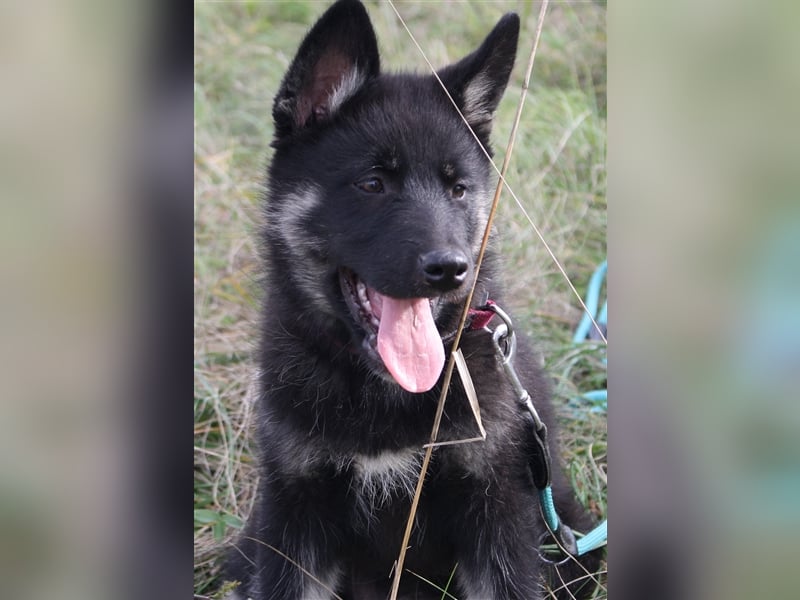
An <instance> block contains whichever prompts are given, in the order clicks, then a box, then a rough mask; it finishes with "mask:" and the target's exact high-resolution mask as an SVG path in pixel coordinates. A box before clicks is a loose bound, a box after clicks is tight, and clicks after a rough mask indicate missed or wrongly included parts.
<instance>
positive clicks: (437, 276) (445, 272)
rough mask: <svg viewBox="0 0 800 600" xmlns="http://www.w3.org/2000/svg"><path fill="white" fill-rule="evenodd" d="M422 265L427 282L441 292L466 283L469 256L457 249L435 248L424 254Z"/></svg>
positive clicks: (421, 258)
mask: <svg viewBox="0 0 800 600" xmlns="http://www.w3.org/2000/svg"><path fill="white" fill-rule="evenodd" d="M420 265H421V267H422V275H423V277H424V279H425V283H427V284H428V285H430V286H431V287H432V288H434V289H436V290H438V291H440V292H447V291H450V290H454V289H456V288H457V287H458V286H460V285H461V284H462V283H464V280H465V279H466V278H467V271H468V270H469V263H468V262H467V257H466V256H465V255H464V253H463V252H458V251H455V250H433V251H432V252H428V253H426V254H423V255H422V256H421V257H420Z"/></svg>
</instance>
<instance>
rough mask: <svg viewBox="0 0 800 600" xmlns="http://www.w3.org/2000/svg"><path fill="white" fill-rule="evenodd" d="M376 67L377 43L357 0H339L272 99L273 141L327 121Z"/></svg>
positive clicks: (374, 73)
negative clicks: (273, 99)
mask: <svg viewBox="0 0 800 600" xmlns="http://www.w3.org/2000/svg"><path fill="white" fill-rule="evenodd" d="M379 71H380V59H379V58H378V43H377V41H376V39H375V31H374V30H373V29H372V23H371V22H370V20H369V16H368V15H367V11H366V10H365V9H364V6H363V5H362V4H361V2H359V1H358V0H340V1H339V2H337V3H336V4H334V5H333V6H331V7H330V8H329V9H328V10H327V11H326V12H325V14H323V15H322V16H321V17H320V19H319V20H318V21H317V23H316V24H315V25H314V27H312V29H311V31H309V33H308V35H306V37H305V39H304V40H303V43H302V44H300V49H299V50H298V51H297V56H295V58H294V60H293V61H292V65H291V66H290V67H289V71H288V72H287V73H286V76H285V77H284V78H283V83H281V88H280V91H279V92H278V95H277V96H276V97H275V103H274V105H273V107H272V117H273V119H274V120H275V139H276V140H280V139H282V138H284V137H286V136H288V135H291V134H292V133H294V132H296V131H299V130H301V129H303V128H305V127H311V126H314V125H317V124H319V123H323V122H325V121H326V120H328V119H330V118H331V117H332V116H333V115H334V114H335V113H336V111H337V110H338V109H339V108H340V107H341V106H342V104H344V102H345V101H347V100H348V99H349V98H351V97H352V96H353V95H355V93H356V92H358V91H359V90H360V89H361V88H362V86H363V85H364V84H365V83H366V82H367V81H368V80H369V79H370V78H372V77H376V76H377V75H378V73H379Z"/></svg>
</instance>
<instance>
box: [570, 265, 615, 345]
mask: <svg viewBox="0 0 800 600" xmlns="http://www.w3.org/2000/svg"><path fill="white" fill-rule="evenodd" d="M607 270H608V260H604V261H603V262H602V263H601V264H600V266H599V267H597V269H595V271H594V273H593V274H592V278H591V279H590V280H589V289H588V290H587V292H586V309H587V311H588V312H584V313H583V318H581V321H580V323H578V328H577V329H576V330H575V335H574V336H573V338H572V342H573V343H575V344H577V343H579V342H582V341H584V340H585V339H586V337H587V336H588V335H589V331H591V329H592V327H594V325H592V318H594V319H595V321H596V322H597V324H598V325H606V324H607V319H608V316H607V315H608V302H607V301H606V303H605V304H603V308H602V310H601V311H600V314H599V315H598V314H597V306H598V305H599V304H600V288H601V287H602V286H603V279H605V276H606V271H607Z"/></svg>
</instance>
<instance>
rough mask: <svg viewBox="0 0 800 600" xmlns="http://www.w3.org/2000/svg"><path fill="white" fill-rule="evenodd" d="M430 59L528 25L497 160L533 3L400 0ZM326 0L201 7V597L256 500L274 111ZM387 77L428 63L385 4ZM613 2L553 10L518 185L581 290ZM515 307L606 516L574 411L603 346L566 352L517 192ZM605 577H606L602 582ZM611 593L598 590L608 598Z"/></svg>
mask: <svg viewBox="0 0 800 600" xmlns="http://www.w3.org/2000/svg"><path fill="white" fill-rule="evenodd" d="M397 6H398V10H400V12H401V14H403V16H404V18H405V19H406V21H407V23H408V25H409V27H410V28H411V30H412V32H414V35H415V37H416V38H417V40H418V41H419V42H420V44H421V45H422V47H423V48H424V49H425V52H426V54H427V55H428V57H429V59H430V60H431V62H433V64H434V65H437V66H439V65H444V64H446V63H447V62H449V61H453V60H456V59H458V58H460V57H461V56H463V55H464V54H466V53H468V52H469V51H471V50H472V49H474V48H475V47H476V46H477V45H478V44H479V43H480V41H481V40H482V39H483V37H484V36H485V35H486V33H488V31H489V29H490V28H491V25H492V24H493V23H494V22H495V21H496V20H497V18H498V17H499V16H500V14H501V13H502V12H506V11H507V10H515V11H517V12H518V13H520V16H521V17H522V19H523V26H522V38H521V42H520V52H519V55H518V60H517V65H516V67H515V69H514V75H513V76H512V82H511V84H510V85H509V88H508V90H507V92H506V96H505V98H504V100H503V102H502V103H501V106H500V108H499V110H498V115H497V120H496V125H495V129H494V140H495V142H494V146H495V151H496V162H497V164H498V165H499V164H500V162H501V161H502V158H503V151H502V148H504V147H505V143H506V140H507V137H508V134H509V130H510V127H511V122H512V119H513V115H514V112H515V110H516V103H517V101H518V99H519V95H520V91H521V84H522V71H523V70H524V66H525V65H524V63H525V62H526V59H527V53H528V52H529V50H530V44H531V43H532V40H533V32H534V30H535V24H536V18H537V15H538V5H535V6H532V5H531V4H530V3H527V2H440V3H438V2H411V3H405V2H401V3H398V4H397ZM322 10H323V5H322V4H320V3H316V2H256V1H253V2H236V3H216V2H196V3H195V350H194V361H195V397H194V412H195V488H194V489H195V501H194V503H195V593H196V594H199V595H208V594H210V593H211V590H213V589H214V587H215V586H216V585H217V583H218V582H217V579H216V577H217V568H218V564H219V558H220V555H221V552H222V550H223V549H224V547H225V544H226V543H227V542H229V541H230V540H231V539H232V538H233V537H234V536H235V535H236V533H237V532H238V529H239V527H240V526H241V524H242V522H243V521H244V519H245V518H246V516H247V514H248V512H249V510H250V506H251V503H252V500H253V491H254V490H253V488H254V483H255V481H256V477H257V472H256V468H255V463H254V459H253V456H252V448H251V447H250V445H249V439H250V437H249V436H250V422H249V417H250V402H249V401H248V394H249V393H252V390H251V386H250V381H251V378H252V373H253V369H254V365H253V363H252V360H251V356H250V355H251V351H252V349H253V347H254V344H255V342H256V331H257V327H256V324H257V320H258V302H259V299H260V296H259V292H258V277H259V265H258V261H257V249H256V241H255V239H256V238H255V231H256V227H257V223H258V202H259V198H260V193H261V189H262V188H261V185H262V179H263V174H264V168H265V165H266V162H267V160H268V159H269V148H268V146H269V141H270V140H271V136H272V124H271V122H270V111H271V105H272V97H273V95H274V93H275V91H276V89H277V86H278V83H279V82H280V79H281V77H282V76H283V73H284V71H285V70H286V68H287V67H288V64H289V61H290V60H291V58H292V57H293V55H294V51H295V50H296V47H297V44H298V43H299V40H300V39H301V37H302V35H303V34H304V32H305V31H307V28H308V27H309V26H310V24H311V23H312V22H313V20H314V19H315V18H316V17H317V16H318V15H319V14H320V13H321V11H322ZM368 10H369V11H370V15H371V17H372V19H373V23H374V25H375V27H376V30H377V34H378V40H379V44H380V49H381V52H382V55H383V57H384V68H388V69H401V68H402V69H407V68H411V69H415V70H417V71H420V72H422V71H424V70H425V69H426V66H425V63H424V61H423V60H422V58H421V57H420V56H419V54H418V51H417V50H416V48H415V47H414V46H413V44H411V43H410V41H409V40H408V36H407V34H406V32H405V31H404V30H403V28H402V26H401V25H400V23H399V22H398V21H397V18H396V17H395V15H394V13H393V12H392V10H391V7H390V6H388V4H386V3H380V4H378V3H374V2H372V3H368ZM605 111H606V101H605V8H604V6H603V5H602V4H601V3H588V2H575V3H569V2H559V3H553V4H551V6H550V8H549V10H548V14H547V17H546V20H545V25H544V30H543V32H542V41H541V44H540V47H539V52H538V55H537V59H536V65H535V67H534V71H533V80H532V88H531V90H530V93H529V95H528V100H527V102H526V106H525V111H524V113H523V117H522V122H521V125H520V133H519V136H518V139H517V144H516V149H515V152H514V157H513V162H512V166H511V171H510V175H509V177H508V181H509V183H510V185H511V187H512V188H513V189H514V191H515V193H516V194H517V196H518V198H519V199H520V201H521V202H522V203H523V205H524V208H525V211H526V212H527V213H528V214H529V215H530V216H531V218H532V219H533V220H534V222H535V223H536V225H537V226H538V228H539V229H540V231H541V232H542V234H543V236H544V238H545V239H546V241H547V242H548V244H549V245H550V246H551V248H552V249H553V252H554V254H555V255H556V256H557V257H558V259H559V261H560V262H561V263H562V264H563V265H564V268H565V269H566V272H567V274H568V275H569V277H570V278H571V280H572V281H573V282H574V284H575V286H576V287H577V288H578V290H579V291H580V292H581V293H585V287H586V284H587V282H588V279H589V277H590V276H591V273H592V271H593V269H594V268H595V267H596V266H597V265H598V264H599V263H600V262H601V261H602V260H603V259H604V258H605V253H606V243H605V239H606V238H605V236H606V233H605V232H606V188H605V185H606V181H605V177H606V171H605V144H606V137H605V129H606V114H605ZM496 229H497V234H498V236H497V242H496V243H498V244H499V246H498V247H499V249H500V251H501V252H502V254H503V256H504V261H505V272H506V281H505V283H506V288H507V290H508V297H510V298H512V299H513V304H512V305H510V306H508V307H506V308H507V309H508V310H509V311H510V312H511V313H512V314H513V315H514V316H515V321H516V323H517V325H518V327H519V328H521V329H522V330H524V331H525V332H527V333H528V334H530V335H531V336H533V337H534V338H535V339H536V340H537V343H538V347H539V349H540V350H541V352H542V355H543V356H544V360H545V366H546V368H547V370H548V372H549V373H550V374H551V375H552V377H553V380H554V391H555V397H556V403H557V404H558V406H560V407H562V408H563V410H562V411H561V414H562V419H561V420H562V424H563V425H562V431H561V436H562V438H563V442H564V459H565V461H566V463H567V464H568V465H569V468H568V472H569V475H570V477H571V479H572V481H573V483H574V485H575V488H576V490H577V491H578V494H579V497H580V498H581V500H582V501H583V502H584V503H585V504H586V506H588V507H590V508H591V509H592V510H593V511H595V513H596V514H597V515H598V516H599V517H604V516H605V512H606V487H605V464H606V458H605V449H606V438H607V433H606V432H607V430H606V423H605V415H604V414H598V413H593V412H590V411H589V410H588V408H581V407H580V406H579V405H576V404H575V403H574V398H575V397H576V396H577V395H578V394H579V393H581V392H584V391H588V390H591V389H596V388H602V387H605V367H604V364H603V362H602V358H603V356H604V350H603V348H601V347H599V346H597V345H592V344H585V345H584V346H581V347H577V348H576V347H575V346H574V345H573V344H572V343H571V335H572V331H573V329H574V327H575V325H576V324H577V322H578V320H579V319H580V315H581V313H580V309H579V304H578V302H577V300H576V298H575V297H574V295H573V294H572V292H571V291H570V289H569V287H568V286H567V284H566V282H565V281H564V279H563V277H562V275H561V273H559V272H558V270H557V269H556V268H555V266H554V265H553V262H552V260H551V259H550V257H549V255H548V254H547V252H546V250H545V249H544V247H543V245H542V243H541V242H540V241H539V239H538V238H537V236H536V235H535V233H534V232H533V230H532V228H531V226H530V224H529V223H528V221H527V219H526V218H525V217H524V216H523V214H522V211H521V210H520V208H519V207H517V206H516V205H515V204H514V202H513V199H512V198H511V197H510V195H508V194H504V196H503V199H502V200H501V207H500V212H499V215H498V220H497V221H496ZM601 581H604V579H601ZM604 596H605V592H604V586H601V587H600V588H599V590H598V597H604Z"/></svg>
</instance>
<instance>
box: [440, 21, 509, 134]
mask: <svg viewBox="0 0 800 600" xmlns="http://www.w3.org/2000/svg"><path fill="white" fill-rule="evenodd" d="M518 38H519V17H518V16H517V15H516V14H514V13H509V14H507V15H505V16H503V18H501V19H500V21H498V23H497V25H495V27H494V29H493V30H492V32H491V33H490V34H489V35H488V36H487V37H486V39H485V40H484V41H483V43H482V44H481V45H480V47H479V48H478V49H477V50H476V51H475V52H473V53H472V54H470V55H469V56H467V57H465V58H463V59H462V60H460V61H458V62H457V63H455V64H453V65H450V66H448V67H445V68H444V69H442V70H441V71H439V78H440V79H441V80H442V83H444V85H445V87H446V88H447V91H448V92H450V95H451V96H452V97H453V100H455V102H456V104H458V108H459V109H460V110H461V112H462V114H463V115H464V117H465V118H466V119H467V122H468V123H469V124H470V126H471V127H472V129H473V131H474V132H475V133H476V135H477V136H478V137H479V139H480V140H481V142H483V144H484V145H488V143H489V133H490V132H491V130H492V117H493V116H494V111H495V110H496V109H497V105H498V104H499V103H500V98H502V96H503V92H504V91H505V89H506V84H507V83H508V78H509V76H510V75H511V69H512V68H513V67H514V58H515V57H516V54H517V39H518Z"/></svg>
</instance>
